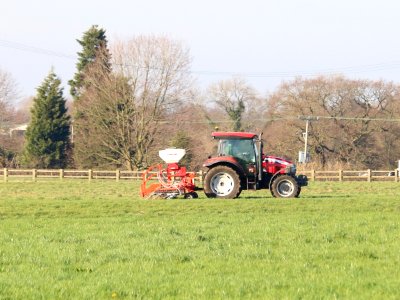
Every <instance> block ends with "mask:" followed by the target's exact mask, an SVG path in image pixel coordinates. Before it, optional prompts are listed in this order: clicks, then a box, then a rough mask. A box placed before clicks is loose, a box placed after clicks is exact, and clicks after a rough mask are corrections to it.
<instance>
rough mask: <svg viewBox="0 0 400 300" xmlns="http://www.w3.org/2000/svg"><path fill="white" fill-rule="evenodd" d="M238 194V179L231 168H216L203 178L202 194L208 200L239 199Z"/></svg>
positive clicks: (239, 189) (239, 190)
mask: <svg viewBox="0 0 400 300" xmlns="http://www.w3.org/2000/svg"><path fill="white" fill-rule="evenodd" d="M240 192H241V188H240V178H239V175H238V174H237V173H236V171H235V170H233V169H232V168H229V167H226V166H216V167H214V168H212V169H210V170H209V171H208V172H207V174H206V176H205V178H204V193H205V194H206V196H207V197H209V198H224V199H233V198H237V197H239V195H240Z"/></svg>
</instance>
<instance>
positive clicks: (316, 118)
mask: <svg viewBox="0 0 400 300" xmlns="http://www.w3.org/2000/svg"><path fill="white" fill-rule="evenodd" d="M298 118H299V119H300V120H305V121H306V132H305V133H304V160H303V163H306V162H308V160H307V153H308V125H309V124H310V121H318V120H319V117H313V116H298Z"/></svg>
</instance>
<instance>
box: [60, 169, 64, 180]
mask: <svg viewBox="0 0 400 300" xmlns="http://www.w3.org/2000/svg"><path fill="white" fill-rule="evenodd" d="M60 179H61V180H63V179H64V169H60Z"/></svg>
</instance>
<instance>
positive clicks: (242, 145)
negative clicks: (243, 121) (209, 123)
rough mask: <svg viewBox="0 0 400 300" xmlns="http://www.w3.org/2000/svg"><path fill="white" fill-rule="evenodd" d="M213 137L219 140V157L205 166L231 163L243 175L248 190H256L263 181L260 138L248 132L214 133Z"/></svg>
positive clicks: (243, 181)
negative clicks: (258, 183) (250, 188)
mask: <svg viewBox="0 0 400 300" xmlns="http://www.w3.org/2000/svg"><path fill="white" fill-rule="evenodd" d="M212 137H213V138H214V139H216V140H218V151H217V156H216V157H213V158H210V159H208V160H207V162H206V163H205V165H207V166H210V165H213V164H217V163H223V162H226V163H229V164H230V165H231V166H234V167H235V168H236V169H237V172H238V174H241V179H242V180H241V181H242V184H243V185H246V189H247V188H249V187H252V188H256V185H257V182H258V181H261V179H262V142H261V140H260V138H259V136H258V135H257V134H255V133H248V132H213V133H212Z"/></svg>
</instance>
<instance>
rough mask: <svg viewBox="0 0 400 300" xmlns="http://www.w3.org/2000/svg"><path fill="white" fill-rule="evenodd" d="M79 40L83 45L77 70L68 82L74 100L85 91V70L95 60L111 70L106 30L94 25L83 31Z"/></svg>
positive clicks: (79, 53)
mask: <svg viewBox="0 0 400 300" xmlns="http://www.w3.org/2000/svg"><path fill="white" fill-rule="evenodd" d="M77 42H78V43H79V44H80V45H81V46H82V51H80V52H78V62H77V64H76V68H77V72H76V73H75V75H74V78H73V79H72V80H70V81H69V82H68V83H69V85H70V87H71V90H70V93H71V95H72V97H74V100H77V99H79V98H80V96H81V95H82V94H83V93H84V91H85V86H86V85H87V84H88V82H87V81H86V80H85V77H86V76H85V72H87V68H88V67H90V66H91V65H92V64H93V63H94V62H96V63H97V64H99V65H101V66H102V67H103V68H104V69H105V70H110V68H111V63H110V57H111V55H110V52H109V50H108V47H107V37H106V31H105V30H104V29H101V28H99V27H98V26H97V25H93V26H92V27H90V28H89V30H87V31H86V32H84V33H83V37H82V39H81V40H77Z"/></svg>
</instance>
